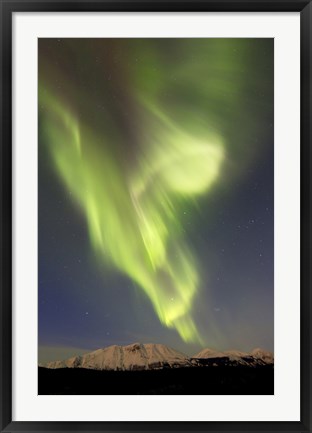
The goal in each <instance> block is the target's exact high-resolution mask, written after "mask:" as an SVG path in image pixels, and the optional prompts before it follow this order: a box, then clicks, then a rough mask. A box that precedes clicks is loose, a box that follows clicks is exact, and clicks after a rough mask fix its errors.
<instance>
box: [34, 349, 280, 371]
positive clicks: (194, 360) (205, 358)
mask: <svg viewBox="0 0 312 433" xmlns="http://www.w3.org/2000/svg"><path fill="white" fill-rule="evenodd" d="M266 364H274V356H273V354H272V353H271V352H268V351H265V350H263V349H260V348H256V349H254V350H253V351H251V352H250V353H248V352H241V351H238V350H228V351H218V350H213V349H209V348H206V349H203V350H201V351H200V352H198V353H197V354H195V355H193V356H187V355H185V354H183V353H182V352H179V351H177V350H175V349H172V348H171V347H169V346H166V345H164V344H154V343H146V344H143V343H133V344H129V345H126V346H117V345H112V346H107V347H104V348H101V349H97V350H95V351H92V352H89V353H86V354H84V355H81V356H74V357H71V358H68V359H65V360H61V361H51V362H47V363H45V364H40V365H39V366H41V367H45V368H48V369H59V368H84V369H91V370H115V371H119V370H155V369H163V368H179V367H196V366H204V365H206V366H209V365H212V366H217V365H249V366H257V365H260V366H261V365H266Z"/></svg>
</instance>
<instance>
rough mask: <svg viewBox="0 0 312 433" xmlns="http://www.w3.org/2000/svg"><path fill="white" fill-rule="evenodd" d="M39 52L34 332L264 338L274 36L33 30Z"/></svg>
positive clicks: (95, 339)
mask: <svg viewBox="0 0 312 433" xmlns="http://www.w3.org/2000/svg"><path fill="white" fill-rule="evenodd" d="M38 59H39V95H38V103H39V140H38V146H39V344H40V345H41V346H44V347H45V348H47V347H57V348H64V350H65V351H66V348H72V347H75V348H79V349H81V350H84V349H90V348H98V347H103V346H105V345H109V344H120V343H122V344H124V343H131V342H133V340H139V339H141V338H144V339H145V342H152V341H160V342H164V343H165V342H169V344H172V345H174V346H175V347H178V348H179V347H181V349H184V351H188V350H191V349H188V348H193V347H195V346H196V347H205V346H207V347H208V346H211V347H218V346H219V347H220V348H222V346H224V345H230V346H231V345H233V346H234V345H236V346H239V345H240V346H241V347H238V348H242V349H244V348H246V347H247V346H248V344H251V341H252V339H254V340H255V342H254V344H255V345H256V346H259V345H261V344H263V345H266V347H267V348H269V349H272V345H273V41H272V40H269V39H40V40H39V57H38ZM255 185H256V187H255ZM251 189H252V190H253V193H251ZM229 211H230V212H229ZM227 212H229V213H228V214H227ZM225 214H226V215H225ZM220 216H221V217H220ZM230 221H231V222H230ZM236 221H238V222H240V221H242V222H241V223H239V224H238V223H236ZM263 222H264V223H263ZM262 223H263V224H262ZM234 227H235V228H234ZM239 227H241V228H242V229H241V230H240V229H239ZM243 227H247V229H245V230H244V229H243ZM238 232H240V234H238ZM233 239H234V240H233ZM220 242H221V243H222V242H223V243H224V244H223V248H221V249H220V250H218V248H217V245H219V244H220ZM235 246H238V248H239V253H238V254H237V252H235V251H234V247H235ZM241 249H243V250H244V257H245V256H246V257H250V258H252V257H254V261H252V259H251V261H250V263H246V257H245V258H244V259H242V260H241V261H240V260H238V259H239V256H240V255H241V254H242V250H241ZM222 250H223V252H222ZM225 250H226V251H227V250H229V251H231V250H232V256H231V255H227V254H224V252H225ZM259 251H260V252H259ZM235 255H237V256H238V257H235ZM263 256H265V258H264V259H262V260H261V258H262V257H263ZM230 257H233V259H232V260H233V263H232V264H230V266H229V264H228V263H227V262H228V260H229V258H230ZM244 260H245V267H244V265H243V263H244ZM263 260H265V261H263ZM259 261H260V264H259ZM220 279H221V280H223V284H220ZM240 279H241V284H239V280H240ZM226 282H227V283H226ZM261 296H262V300H260V299H261ZM229 297H230V298H231V299H230V300H229ZM242 298H245V301H244V302H239V300H241V299H242ZM246 298H248V302H246ZM223 304H224V305H223ZM244 304H245V305H244ZM216 305H217V306H216ZM219 305H221V306H219ZM223 311H224V313H223ZM255 312H256V314H255ZM239 313H240V314H241V317H239ZM223 314H225V316H224V317H223V323H219V321H220V319H219V317H217V316H222V315H223ZM258 315H259V317H262V318H263V319H264V320H263V322H262V324H260V322H261V321H259V320H258V322H259V323H258V322H257V320H256V321H255V317H258ZM252 316H254V317H253V318H251V317H252ZM248 317H250V318H251V320H250V323H249V324H248ZM221 322H222V320H221ZM253 322H255V323H253ZM227 328H228V332H227V331H226V329H227ZM231 328H233V329H231ZM233 330H234V332H233ZM231 334H233V335H232V336H231ZM164 339H165V340H167V341H163V340H164ZM259 340H260V341H259Z"/></svg>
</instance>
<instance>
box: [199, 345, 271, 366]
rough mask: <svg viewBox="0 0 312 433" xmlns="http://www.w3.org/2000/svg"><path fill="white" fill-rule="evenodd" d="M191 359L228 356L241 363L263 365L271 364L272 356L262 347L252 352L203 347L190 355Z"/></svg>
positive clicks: (231, 359) (230, 359)
mask: <svg viewBox="0 0 312 433" xmlns="http://www.w3.org/2000/svg"><path fill="white" fill-rule="evenodd" d="M192 358H193V359H207V360H209V359H216V358H224V359H225V358H228V359H229V361H231V362H232V361H234V362H237V363H239V364H242V365H264V364H273V363H274V356H273V354H272V353H271V352H267V351H265V350H262V349H254V350H253V351H252V352H250V353H248V352H241V351H239V350H227V351H224V352H221V351H218V350H213V349H209V348H207V349H203V350H201V351H200V352H199V353H197V354H196V355H193V356H192Z"/></svg>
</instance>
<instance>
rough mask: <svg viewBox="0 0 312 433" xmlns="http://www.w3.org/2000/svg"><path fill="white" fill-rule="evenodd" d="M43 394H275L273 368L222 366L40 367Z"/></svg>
mask: <svg viewBox="0 0 312 433" xmlns="http://www.w3.org/2000/svg"><path fill="white" fill-rule="evenodd" d="M38 374H39V377H38V383H39V385H38V393H39V394H49V395H51V394H57V395H60V394H68V395H92V394H96V395H105V394H120V395H122V394H185V395H192V394H194V395H196V394H201V395H215V394H218V395H228V394H232V395H233V394H234V395H243V394H245V395H260V394H262V395H269V394H274V367H273V365H260V366H253V367H251V366H244V365H218V366H213V365H212V364H211V365H205V366H197V367H180V368H162V369H155V370H138V371H127V370H126V371H111V370H91V369H85V368H58V369H49V368H43V367H39V372H38Z"/></svg>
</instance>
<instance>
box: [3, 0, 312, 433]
mask: <svg viewBox="0 0 312 433" xmlns="http://www.w3.org/2000/svg"><path fill="white" fill-rule="evenodd" d="M0 7H1V9H0V13H1V17H0V19H1V25H0V27H1V97H0V104H1V117H0V119H1V124H0V131H1V138H0V140H1V146H0V149H1V156H0V161H1V252H0V254H1V261H0V263H1V264H0V266H1V268H0V276H1V290H0V308H1V325H0V326H1V334H0V335H1V341H0V343H1V344H0V350H1V356H0V371H1V376H0V408H1V409H0V422H1V432H45V431H49V432H70V431H71V432H74V431H77V432H78V431H86V432H99V431H105V432H109V431H114V432H130V431H133V432H134V431H153V432H166V431H168V432H174V431H175V432H178V431H183V432H191V431H194V432H195V431H209V432H213V431H215V432H217V431H218V432H220V431H235V432H240V431H242V432H243V431H246V432H247V431H248V432H256V431H257V432H262V431H263V432H273V431H274V432H277V431H278V432H286V431H300V432H310V431H312V427H311V426H312V424H311V296H310V287H311V278H310V246H311V235H310V225H311V223H310V221H311V210H310V209H311V200H310V185H311V180H310V168H311V155H310V146H311V126H310V125H311V124H310V118H311V47H312V44H311V18H312V6H311V1H308V0H240V1H236V0H212V1H210V0H195V1H192V0H170V1H163V0H159V1H155V0H153V1H144V0H135V1H133V0H92V1H86V0H75V1H61V0H54V1H51V0H50V1H45V0H20V1H14V0H11V1H9V0H0ZM75 11H77V12H78V11H80V12H82V11H85V12H97V11H114V12H128V11H145V12H156V11H157V12H170V11H174V12H203V11H218V12H232V11H234V12H294V11H296V12H300V33H301V65H300V66H301V94H300V96H301V149H300V152H301V190H300V198H301V209H300V210H301V237H300V241H301V247H300V248H301V249H300V251H301V295H300V302H301V310H300V326H301V334H300V343H301V365H300V368H301V377H300V385H301V396H300V399H301V400H300V408H301V416H300V421H298V422H179V421H177V422H157V421H155V422H15V421H12V253H13V251H12V216H13V214H12V14H13V13H14V12H75Z"/></svg>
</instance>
